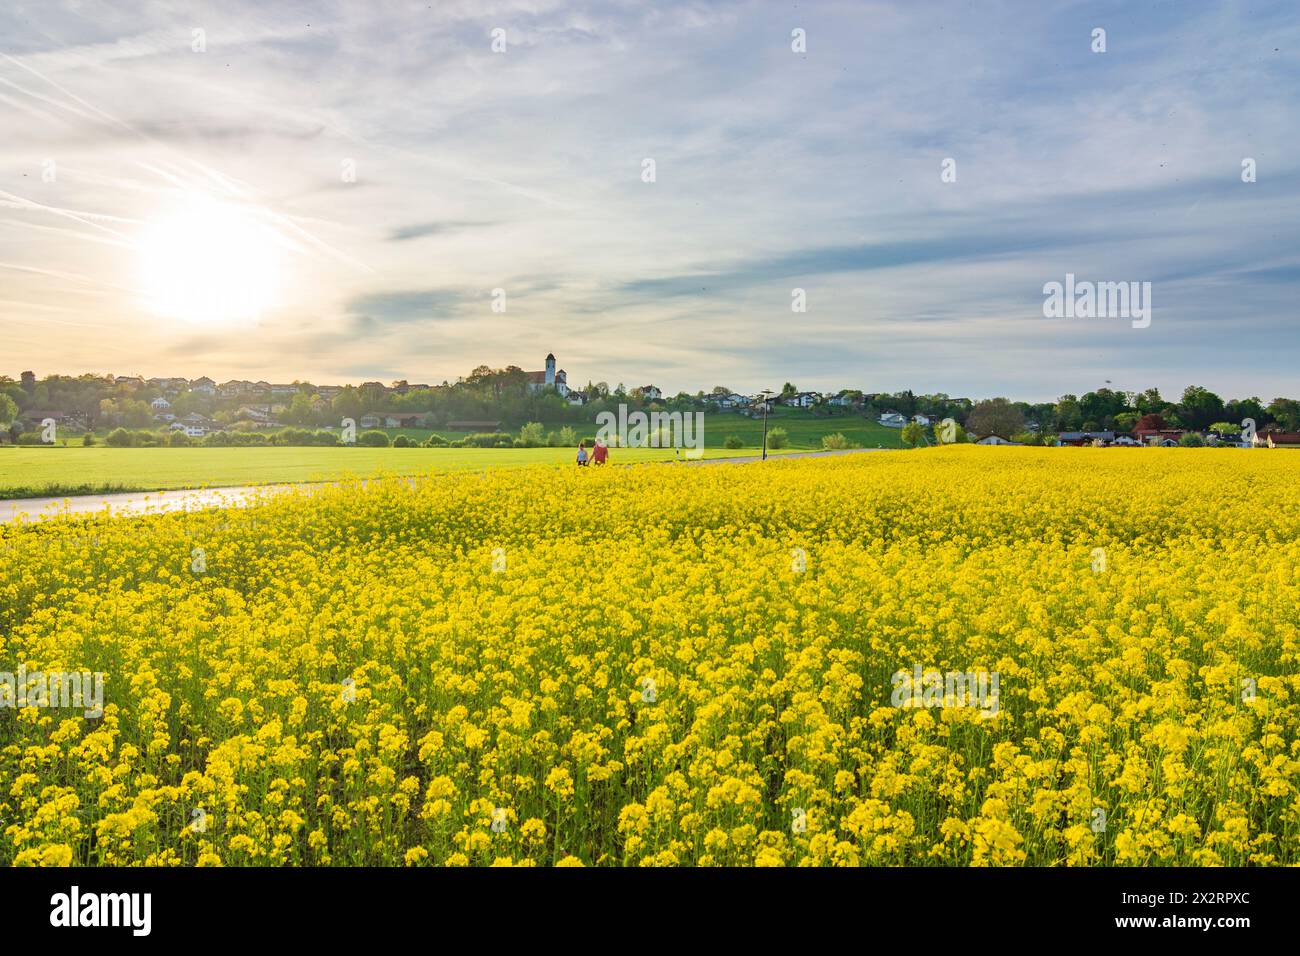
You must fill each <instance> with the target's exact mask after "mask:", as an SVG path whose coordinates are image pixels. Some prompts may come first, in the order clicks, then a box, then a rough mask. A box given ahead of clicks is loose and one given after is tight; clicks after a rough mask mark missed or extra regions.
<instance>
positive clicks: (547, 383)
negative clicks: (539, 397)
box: [526, 354, 569, 397]
mask: <svg viewBox="0 0 1300 956" xmlns="http://www.w3.org/2000/svg"><path fill="white" fill-rule="evenodd" d="M526 374H527V375H528V390H529V391H530V392H540V391H541V390H542V389H544V388H554V389H555V390H556V391H557V392H558V393H559V394H560V395H561V396H562V397H567V396H568V394H569V378H568V376H567V375H565V374H564V369H560V370H559V371H558V372H557V371H556V370H555V356H554V355H550V354H548V355H547V356H546V370H545V371H544V372H528V373H526Z"/></svg>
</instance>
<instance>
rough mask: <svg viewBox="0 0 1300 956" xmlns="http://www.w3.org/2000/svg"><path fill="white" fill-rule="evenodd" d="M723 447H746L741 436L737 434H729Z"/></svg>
mask: <svg viewBox="0 0 1300 956" xmlns="http://www.w3.org/2000/svg"><path fill="white" fill-rule="evenodd" d="M722 447H723V448H744V447H745V443H744V442H743V441H741V440H740V439H739V438H737V437H736V436H735V435H728V436H727V438H726V440H725V441H723V443H722Z"/></svg>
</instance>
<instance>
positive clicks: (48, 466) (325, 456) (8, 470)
mask: <svg viewBox="0 0 1300 956" xmlns="http://www.w3.org/2000/svg"><path fill="white" fill-rule="evenodd" d="M576 454H577V450H576V449H573V448H359V447H348V448H344V447H332V448H331V447H251V448H250V447H243V448H107V447H103V446H95V447H91V448H83V447H79V446H69V447H66V448H63V447H40V446H19V447H4V448H0V498H24V497H28V498H30V497H42V496H55V495H76V494H103V493H109V492H116V491H161V490H165V489H169V488H200V487H213V488H216V487H222V486H229V485H255V484H272V483H279V482H300V481H328V480H334V479H338V478H346V477H370V476H373V475H377V474H391V475H414V474H431V473H434V474H436V473H440V472H448V471H463V470H467V469H480V468H482V469H486V468H507V467H515V466H519V465H530V464H538V463H548V462H550V463H555V464H562V463H569V462H572V461H573V459H574V456H575V455H576ZM744 454H745V452H744V451H724V450H722V449H708V450H707V451H706V456H707V457H710V458H717V457H727V456H735V455H744ZM751 454H752V452H751ZM673 457H674V453H673V451H672V449H660V448H616V449H613V450H612V452H611V455H610V460H611V462H612V463H616V464H617V463H628V462H645V461H664V460H668V459H672V458H673Z"/></svg>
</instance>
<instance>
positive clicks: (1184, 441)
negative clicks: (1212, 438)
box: [1178, 432, 1205, 448]
mask: <svg viewBox="0 0 1300 956" xmlns="http://www.w3.org/2000/svg"><path fill="white" fill-rule="evenodd" d="M1178 444H1180V445H1182V446H1183V447H1184V448H1202V447H1204V445H1205V439H1204V438H1202V437H1201V434H1200V432H1183V434H1182V435H1181V436H1179V438H1178Z"/></svg>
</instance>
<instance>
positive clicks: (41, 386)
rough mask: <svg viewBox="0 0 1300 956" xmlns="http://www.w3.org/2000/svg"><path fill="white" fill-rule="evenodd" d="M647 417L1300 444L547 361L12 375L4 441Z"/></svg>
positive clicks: (1280, 433) (1066, 439)
mask: <svg viewBox="0 0 1300 956" xmlns="http://www.w3.org/2000/svg"><path fill="white" fill-rule="evenodd" d="M620 403H621V404H626V405H628V406H629V407H636V408H643V409H646V410H664V411H670V412H671V411H705V412H709V411H711V412H714V413H729V414H734V415H739V416H742V417H748V418H762V417H763V416H764V415H765V414H770V413H775V412H777V411H779V410H797V411H800V412H803V413H805V414H807V415H808V416H811V417H814V418H816V417H828V418H829V417H834V416H843V417H850V416H851V417H854V418H859V419H865V420H867V421H869V422H873V423H875V424H877V425H879V426H881V427H882V428H886V429H897V430H898V432H899V434H900V438H901V444H903V445H907V446H912V447H915V446H918V445H926V444H944V443H948V442H973V443H976V444H982V445H1062V446H1084V445H1087V446H1093V447H1107V448H1111V447H1113V448H1124V447H1134V448H1136V447H1150V446H1163V447H1172V446H1179V445H1184V446H1188V445H1190V446H1197V445H1209V446H1229V447H1267V448H1300V401H1298V400H1296V399H1289V398H1275V399H1273V400H1272V401H1271V402H1269V403H1268V404H1267V405H1266V404H1264V403H1263V402H1262V401H1261V400H1260V399H1259V398H1247V399H1232V400H1228V401H1224V400H1223V399H1221V398H1220V397H1219V396H1217V395H1215V394H1214V393H1212V392H1209V391H1208V390H1206V389H1204V388H1200V387H1197V386H1189V387H1188V388H1187V389H1186V390H1185V391H1184V393H1183V395H1182V397H1181V398H1180V399H1179V400H1176V401H1171V400H1166V399H1164V398H1163V397H1161V395H1160V394H1159V392H1158V390H1156V389H1148V390H1146V391H1144V392H1140V393H1125V392H1119V391H1114V390H1111V389H1108V388H1100V389H1097V390H1096V391H1094V392H1088V393H1086V394H1084V395H1083V396H1081V397H1077V396H1074V395H1064V396H1062V397H1061V398H1060V399H1059V400H1058V401H1056V402H1047V403H1037V404H1035V403H1028V402H1014V401H1010V400H1008V399H1005V398H992V399H984V400H981V401H972V400H970V399H966V398H951V397H949V396H947V395H944V394H933V395H916V394H913V393H912V392H911V391H903V392H893V393H872V392H865V391H861V390H858V389H851V388H846V389H840V390H838V391H835V392H816V391H805V390H800V389H798V388H796V387H795V386H794V385H793V384H791V383H786V384H785V385H784V387H783V388H782V389H781V390H780V391H775V390H773V391H769V392H763V393H759V394H744V393H741V392H736V391H733V390H731V389H728V388H726V387H725V386H716V387H714V388H713V389H711V390H710V391H707V392H705V391H697V392H695V393H694V394H691V393H687V392H679V393H677V394H676V395H672V396H669V395H665V394H664V392H663V391H662V390H661V389H660V388H658V387H657V386H655V385H640V386H635V387H632V388H627V387H625V386H624V385H622V384H620V385H618V386H617V387H615V388H613V389H611V388H610V387H609V386H608V385H607V384H606V383H604V382H597V383H591V382H589V383H588V384H587V385H586V386H585V387H574V386H571V385H570V384H569V381H568V375H567V373H566V371H565V370H564V369H562V368H558V367H557V361H556V358H555V356H554V354H548V355H547V356H546V358H545V360H544V367H543V368H542V369H539V370H536V371H525V370H524V369H522V368H519V367H517V366H507V367H506V368H504V369H492V368H489V367H488V366H480V367H478V368H476V369H474V370H473V371H472V372H471V373H470V374H469V375H467V376H464V377H462V378H460V379H458V380H457V381H456V382H454V383H452V382H443V383H442V384H440V385H430V384H423V383H411V382H408V381H406V380H399V381H394V382H390V383H388V384H385V383H383V382H379V381H367V382H363V383H361V384H360V385H315V384H312V383H309V382H302V381H294V382H291V383H272V382H266V381H251V380H246V379H231V380H228V381H224V382H217V381H215V380H214V379H212V378H210V377H208V376H200V377H198V378H194V379H189V378H184V377H161V378H160V377H154V378H145V377H143V376H140V375H111V374H110V375H93V374H83V375H80V376H76V377H73V376H65V375H51V376H48V377H46V378H43V379H40V380H38V379H37V378H36V375H35V373H33V372H30V371H26V372H23V373H22V374H21V375H20V377H19V378H18V379H17V380H15V379H13V378H11V377H9V376H7V375H6V376H0V443H10V444H40V443H42V436H41V426H42V424H45V423H51V422H52V423H54V425H55V426H56V428H57V429H58V430H59V431H60V432H61V433H62V434H63V435H64V436H65V437H66V436H68V435H70V434H75V435H82V434H86V435H89V436H90V438H88V439H87V441H86V443H87V444H90V443H92V442H93V440H94V436H95V435H96V434H100V435H103V434H106V433H107V432H109V431H110V430H113V429H123V430H126V431H128V432H133V433H136V434H137V435H140V436H143V437H144V439H145V442H146V443H151V442H158V441H160V442H161V443H167V444H188V443H208V444H224V443H227V439H229V438H230V437H231V436H234V435H239V434H248V433H259V432H262V433H268V432H274V431H275V430H278V429H304V428H318V429H337V428H338V427H339V426H340V423H341V422H342V421H343V420H345V419H347V420H351V421H353V422H355V424H356V426H357V427H359V428H362V429H377V430H390V429H434V428H437V429H443V430H446V431H449V432H466V433H498V432H500V431H501V429H502V428H505V427H519V426H521V425H523V424H524V423H526V422H534V421H535V422H554V423H557V424H560V423H567V424H573V425H582V424H586V423H588V422H590V421H591V420H592V417H593V415H595V414H596V413H597V412H598V411H600V410H603V409H606V408H613V407H616V406H617V405H618V404H620Z"/></svg>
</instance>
